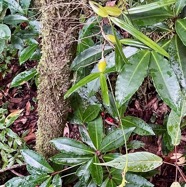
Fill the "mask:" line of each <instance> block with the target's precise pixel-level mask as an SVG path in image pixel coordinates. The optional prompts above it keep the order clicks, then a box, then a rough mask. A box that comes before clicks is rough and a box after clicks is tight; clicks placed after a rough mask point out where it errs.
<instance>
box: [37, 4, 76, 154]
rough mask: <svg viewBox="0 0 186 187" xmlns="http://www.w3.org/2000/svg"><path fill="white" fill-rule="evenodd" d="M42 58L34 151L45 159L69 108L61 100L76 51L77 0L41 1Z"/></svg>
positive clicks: (62, 125) (52, 149)
mask: <svg viewBox="0 0 186 187" xmlns="http://www.w3.org/2000/svg"><path fill="white" fill-rule="evenodd" d="M39 3H40V6H41V13H42V14H41V24H42V32H41V36H42V57H41V60H40V62H39V65H38V72H39V86H38V115H39V119H38V131H37V138H36V149H37V151H38V152H40V153H41V154H43V155H44V156H46V157H49V156H51V155H53V154H55V153H56V150H55V149H54V147H53V146H52V145H51V144H50V143H49V141H50V140H52V139H54V138H57V137H60V136H62V135H63V129H64V126H65V123H66V119H67V115H68V111H69V105H68V102H67V101H66V100H64V99H63V96H64V93H65V92H66V91H67V89H68V88H69V86H70V70H69V64H70V62H71V61H72V59H73V58H74V55H75V52H76V42H75V39H76V38H77V34H78V31H77V28H78V27H77V24H78V21H79V19H78V17H79V10H78V7H79V6H78V3H79V1H78V0H41V1H40V2H39Z"/></svg>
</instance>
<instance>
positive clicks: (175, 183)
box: [170, 182, 181, 187]
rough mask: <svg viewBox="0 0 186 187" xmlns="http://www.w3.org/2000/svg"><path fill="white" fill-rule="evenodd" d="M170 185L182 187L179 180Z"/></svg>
mask: <svg viewBox="0 0 186 187" xmlns="http://www.w3.org/2000/svg"><path fill="white" fill-rule="evenodd" d="M170 187H181V184H180V183H179V182H173V183H172V184H171V186H170Z"/></svg>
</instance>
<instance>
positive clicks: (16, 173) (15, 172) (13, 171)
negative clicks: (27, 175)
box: [10, 169, 24, 177]
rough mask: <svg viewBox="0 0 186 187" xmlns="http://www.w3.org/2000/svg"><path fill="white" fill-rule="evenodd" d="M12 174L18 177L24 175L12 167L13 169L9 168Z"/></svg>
mask: <svg viewBox="0 0 186 187" xmlns="http://www.w3.org/2000/svg"><path fill="white" fill-rule="evenodd" d="M10 171H11V172H12V173H13V174H15V175H16V176H18V177H24V175H22V174H20V173H18V172H17V171H15V170H14V169H13V170H10Z"/></svg>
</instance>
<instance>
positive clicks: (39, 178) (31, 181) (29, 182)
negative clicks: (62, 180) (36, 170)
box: [5, 175, 49, 187]
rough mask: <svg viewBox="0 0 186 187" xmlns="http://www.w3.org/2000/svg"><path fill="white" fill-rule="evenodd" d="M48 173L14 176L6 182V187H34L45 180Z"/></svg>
mask: <svg viewBox="0 0 186 187" xmlns="http://www.w3.org/2000/svg"><path fill="white" fill-rule="evenodd" d="M48 177H49V176H48V175H29V176H27V177H14V178H12V179H10V180H9V181H8V182H6V184H5V186H6V187H25V186H29V187H35V186H37V185H40V184H41V183H42V182H43V181H45V180H46V179H47V178H48Z"/></svg>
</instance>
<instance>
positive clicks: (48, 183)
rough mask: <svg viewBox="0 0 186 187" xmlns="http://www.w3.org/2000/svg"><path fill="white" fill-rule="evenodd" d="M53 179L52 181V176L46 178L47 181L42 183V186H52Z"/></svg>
mask: <svg viewBox="0 0 186 187" xmlns="http://www.w3.org/2000/svg"><path fill="white" fill-rule="evenodd" d="M51 181H52V177H49V178H48V179H47V180H45V181H44V182H43V183H42V184H41V185H40V187H50V184H51Z"/></svg>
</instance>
